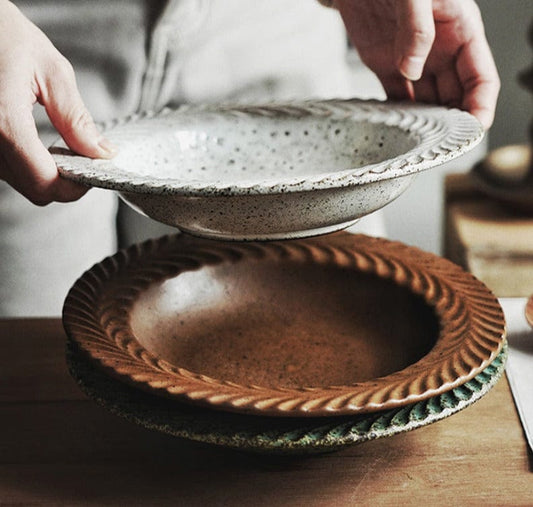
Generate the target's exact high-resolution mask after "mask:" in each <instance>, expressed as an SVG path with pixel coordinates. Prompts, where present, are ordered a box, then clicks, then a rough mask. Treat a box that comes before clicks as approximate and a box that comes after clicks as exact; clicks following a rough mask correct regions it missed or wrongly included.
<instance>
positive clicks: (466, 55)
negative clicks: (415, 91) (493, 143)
mask: <svg viewBox="0 0 533 507" xmlns="http://www.w3.org/2000/svg"><path fill="white" fill-rule="evenodd" d="M457 75H458V77H459V81H460V83H461V85H462V87H463V100H462V104H461V107H462V108H463V109H465V110H466V111H469V112H470V113H471V114H473V115H474V116H475V117H476V118H477V119H478V120H479V122H480V123H481V125H482V126H483V127H484V128H485V129H488V128H489V127H490V126H491V125H492V122H493V121H494V113H495V110H496V103H497V100H498V93H499V91H500V78H499V76H498V71H497V69H496V65H495V63H494V59H493V57H492V53H491V51H490V48H489V45H488V42H487V40H486V39H485V36H484V35H483V37H475V38H473V39H471V40H470V42H468V43H467V44H466V45H465V46H463V48H462V49H461V51H460V53H459V56H458V58H457Z"/></svg>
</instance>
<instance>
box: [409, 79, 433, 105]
mask: <svg viewBox="0 0 533 507" xmlns="http://www.w3.org/2000/svg"><path fill="white" fill-rule="evenodd" d="M413 89H414V92H415V100H416V101H417V102H425V103H428V104H437V103H438V102H439V94H438V92H437V82H436V79H435V76H434V75H432V74H429V75H424V76H422V78H420V79H419V80H418V81H415V82H414V83H413Z"/></svg>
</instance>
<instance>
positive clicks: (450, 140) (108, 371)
mask: <svg viewBox="0 0 533 507" xmlns="http://www.w3.org/2000/svg"><path fill="white" fill-rule="evenodd" d="M152 118H153V123H152V120H150V118H149V117H147V116H143V117H142V118H140V119H139V118H137V119H130V120H128V121H126V122H118V123H116V124H115V125H111V126H109V132H108V134H107V135H108V137H111V138H112V140H114V141H115V142H117V140H118V141H120V140H121V139H123V140H125V141H124V143H125V144H124V145H123V146H121V152H122V153H124V155H123V157H124V158H123V161H122V162H120V160H119V161H118V162H113V163H111V162H105V163H103V162H102V161H90V160H88V159H83V158H82V157H78V156H76V155H74V154H71V153H69V152H67V151H66V150H65V149H59V148H58V149H56V154H55V156H56V157H57V160H58V163H59V165H60V168H61V170H62V171H63V174H64V175H66V176H67V177H73V178H75V179H77V180H78V181H84V182H85V183H89V184H94V185H99V186H104V187H107V188H113V189H115V190H117V191H119V192H121V194H122V195H124V196H125V198H126V199H127V200H128V201H129V202H131V203H133V204H134V205H136V206H139V205H140V203H141V204H142V207H143V210H144V211H145V212H147V213H149V214H151V215H152V216H154V217H155V218H157V219H160V220H163V221H167V222H171V223H174V225H177V226H181V227H182V228H184V229H186V230H188V231H191V232H193V233H195V234H197V235H203V236H207V237H209V238H213V237H215V238H218V239H220V238H228V239H231V240H232V241H220V240H219V241H214V240H213V239H206V238H199V237H193V236H190V235H185V234H180V235H176V236H171V237H165V238H161V239H159V240H153V241H149V242H146V243H143V244H140V245H136V246H134V247H132V248H130V249H128V250H125V251H120V252H118V253H117V254H116V255H114V256H112V257H109V258H107V259H105V260H104V261H102V262H101V263H99V264H97V265H95V266H94V267H93V268H91V269H90V270H89V271H87V272H86V273H85V274H84V275H83V276H82V277H81V278H80V279H79V280H78V281H77V282H76V283H75V284H74V286H73V288H72V289H71V291H70V293H69V295H68V297H67V299H66V301H65V306H64V315H63V319H64V325H65V329H66V331H67V334H68V336H69V348H68V350H69V353H68V360H69V365H70V370H71V372H72V374H73V376H74V377H75V378H76V380H77V381H78V383H79V384H80V386H81V387H82V389H83V390H84V391H85V392H86V393H87V394H88V395H89V396H90V397H92V398H93V399H95V400H96V401H97V402H99V403H101V404H103V405H104V406H106V407H108V408H109V409H110V410H112V411H113V412H115V413H117V414H119V415H121V416H123V417H126V418H128V419H130V420H132V421H134V422H136V423H138V424H141V425H143V426H146V427H149V428H154V429H157V430H160V431H163V432H167V433H170V434H173V435H177V436H180V437H185V438H189V439H192V440H196V441H202V442H208V443H213V444H219V445H223V446H229V447H234V448H239V449H247V450H253V451H260V452H271V453H303V452H320V451H328V450H333V449H338V448H340V447H343V446H345V445H349V444H353V443H358V442H364V441H366V440H371V439H375V438H379V437H383V436H390V435H393V434H395V433H399V432H403V431H407V430H411V429H414V428H417V427H419V426H423V425H426V424H428V423H430V422H434V421H437V420H439V419H442V418H444V417H447V416H449V415H451V414H453V413H455V412H457V411H458V410H461V409H462V408H464V407H466V406H468V405H469V404H471V403H473V402H474V401H476V400H477V399H479V398H480V397H481V396H483V395H484V394H485V393H486V392H487V391H488V390H489V389H490V388H491V387H492V386H493V385H494V383H495V382H496V381H497V379H498V378H499V377H500V375H501V374H502V371H503V365H504V362H505V338H504V334H505V326H504V318H503V313H502V310H501V308H500V306H499V304H498V302H497V300H496V299H495V297H494V296H493V295H492V294H491V293H490V291H489V290H488V289H487V288H486V287H485V286H484V285H483V284H481V283H480V282H479V281H477V280H476V279H475V278H473V277H472V276H471V275H469V274H467V273H465V272H464V271H462V270H461V269H460V268H458V267H457V266H455V265H453V264H451V263H449V262H448V261H446V260H444V259H442V258H440V257H437V256H435V255H432V254H428V253H425V252H422V251H420V250H418V249H416V248H412V247H408V246H406V245H403V244H401V243H396V242H392V241H387V240H383V239H376V238H370V237H367V236H361V235H353V234H348V233H342V232H341V233H339V232H337V233H333V234H328V235H320V236H317V237H313V238H308V239H294V238H297V237H300V236H306V235H310V234H322V233H324V232H327V231H331V230H335V229H339V228H342V227H345V226H346V225H348V224H350V223H353V221H354V220H357V219H358V217H360V216H363V215H364V214H366V213H368V212H370V211H372V210H373V209H375V208H376V207H380V206H382V205H384V204H386V203H387V202H388V201H389V200H390V199H392V198H394V197H395V194H394V192H396V191H401V188H400V187H402V188H404V187H405V185H404V183H402V184H401V185H400V186H397V184H396V183H397V182H398V181H399V180H405V179H406V178H407V179H408V180H409V178H410V177H411V176H412V175H414V174H415V173H416V172H417V171H419V170H422V169H426V168H429V167H431V166H433V165H436V164H438V163H440V162H443V161H445V160H449V159H450V158H453V157H455V156H458V155H460V154H461V153H463V152H464V151H466V150H467V149H468V148H469V147H471V146H473V145H474V144H475V143H476V142H477V141H478V140H479V139H480V136H481V134H480V129H479V126H478V125H477V124H476V123H475V120H473V119H472V118H471V117H469V116H468V115H466V114H465V113H460V112H458V111H448V110H443V109H441V108H430V107H427V106H413V105H387V104H380V103H366V102H364V103H363V102H357V101H344V102H340V101H330V102H327V103H324V102H321V103H306V104H299V105H295V104H291V105H284V106H280V105H277V106H263V107H256V108H251V107H248V108H238V107H233V108H232V107H229V106H228V107H227V108H220V107H219V108H214V109H210V108H208V107H206V108H196V109H195V108H192V109H191V108H186V109H183V110H178V111H174V112H164V113H162V116H158V115H155V116H153V117H152ZM170 119H171V120H170ZM243 122H244V123H243ZM125 125H126V126H125ZM128 125H129V126H128ZM150 126H152V127H154V128H153V129H152V131H151V132H152V133H151V134H150V135H147V132H149V131H150V128H149V127H150ZM230 126H231V129H230V128H229V127H230ZM115 128H116V129H117V137H116V138H115V139H113V133H114V132H115V130H114V129H115ZM228 132H229V134H228ZM231 132H233V133H231ZM235 132H237V133H240V134H238V135H236V134H235ZM306 132H307V134H306ZM135 136H137V140H138V142H135V138H136V137H135ZM239 136H240V137H239ZM288 138H292V139H294V138H297V140H296V142H294V141H291V142H289V141H287V139H288ZM304 138H310V139H311V145H310V146H315V145H317V146H318V149H317V150H316V151H317V152H318V153H322V155H321V157H322V158H321V159H320V157H319V159H320V160H319V161H318V162H316V160H315V158H313V157H310V156H309V154H308V153H307V151H306V150H307V149H308V148H309V147H306V145H305V142H304ZM172 139H174V141H175V142H177V143H178V145H179V146H178V148H179V149H177V148H176V147H173V148H172V147H171V146H170V144H171V140H172ZM279 139H281V141H279V142H278V140H279ZM350 140H351V142H352V144H351V145H350V146H348V144H349V142H350ZM267 141H269V142H267ZM143 143H145V145H144V148H142V149H141V151H139V150H138V149H137V148H138V146H139V145H142V144H143ZM358 143H359V144H358ZM376 143H377V148H376V146H374V144H376ZM267 146H268V147H269V149H272V147H274V148H276V150H275V151H274V153H277V152H278V151H282V152H283V153H284V154H285V155H284V156H283V157H281V158H276V156H272V155H268V154H264V156H260V155H261V154H262V151H261V150H264V149H266V147H267ZM324 146H325V148H324V149H322V147H324ZM132 147H135V149H136V150H137V151H135V150H134V149H133V148H132ZM220 147H224V148H223V149H222V148H220ZM252 147H253V148H254V149H256V150H259V152H260V153H259V154H258V155H257V157H256V158H257V160H263V161H265V162H263V163H262V164H259V165H254V164H251V162H250V160H251V159H250V157H248V158H247V159H246V168H248V172H249V173H250V174H249V175H248V176H247V179H246V181H245V182H242V181H239V180H238V179H237V175H236V173H235V172H233V171H234V169H233V166H235V165H236V163H235V161H236V160H237V158H238V157H241V156H242V155H239V154H241V153H243V152H247V153H250V151H251V149H252ZM374 148H376V149H374ZM309 149H311V148H309ZM130 150H131V151H132V153H130ZM158 150H159V151H162V152H163V153H164V155H161V153H159V151H158ZM172 150H174V151H172ZM191 150H192V151H191ZM228 150H229V151H228ZM294 150H296V152H297V153H300V155H298V154H297V153H296V155H295V154H294V153H293V152H294ZM313 150H314V148H313ZM365 150H366V151H365ZM156 152H157V153H159V154H160V155H161V156H160V157H159V158H157V157H156V158H157V160H159V159H160V160H159V162H161V165H162V166H163V169H162V170H161V172H157V173H155V174H154V173H153V168H154V167H157V165H153V164H152V165H149V164H148V162H147V160H148V158H147V157H149V154H150V153H152V154H153V153H156ZM229 152H231V153H232V154H233V155H232V156H233V157H235V158H234V159H233V158H232V159H230V160H233V163H229V164H228V167H229V166H231V167H232V169H227V168H226V169H224V170H223V171H222V175H220V176H216V171H215V169H216V167H215V165H216V164H215V162H213V160H218V161H220V160H226V158H227V157H228V156H229ZM362 152H364V156H363V155H361V153H362ZM141 155H142V156H143V157H144V159H146V160H144V161H143V159H142V157H141ZM158 156H159V155H158ZM180 157H181V158H180ZM213 157H214V158H213ZM291 157H292V158H291ZM354 157H355V158H357V157H360V158H361V157H362V158H361V159H360V160H359V159H357V160H355V158H354ZM372 157H374V158H372ZM375 157H377V159H376V158H375ZM252 158H253V157H252ZM284 159H291V160H294V164H293V169H292V170H293V171H294V172H296V173H298V174H297V175H296V176H287V177H286V179H283V178H284V176H283V174H285V173H284V172H283V168H281V167H278V166H282V165H284V164H283V160H284ZM378 159H379V160H378ZM124 160H127V161H128V162H127V163H125V162H124ZM138 160H141V162H138V163H136V161H138ZM209 160H211V162H209ZM254 160H255V159H254ZM267 160H268V162H266V161H267ZM365 160H366V161H367V162H368V161H369V160H370V162H373V163H367V164H366V165H365V164H364V163H363V162H364V161H365ZM165 161H166V162H165ZM172 161H174V162H172ZM313 161H314V162H313ZM339 161H340V162H339ZM341 162H342V163H341ZM121 164H123V165H122V166H121ZM124 164H125V165H124ZM209 164H211V165H209ZM242 164H244V159H239V164H237V165H241V166H242ZM250 164H251V165H250ZM269 164H270V165H269ZM328 164H333V165H334V166H335V167H337V166H339V167H340V169H339V170H337V171H332V170H326V169H327V166H328ZM161 165H160V166H159V167H161ZM260 166H261V168H260ZM352 166H354V167H352ZM355 166H356V167H355ZM184 167H188V169H187V171H185V172H183V171H182V169H183V168H184ZM306 167H307V168H309V167H311V169H310V172H309V173H306V172H305V168H306ZM150 168H152V173H150V171H149V169H150ZM202 168H203V169H202ZM249 168H252V169H249ZM189 169H190V170H191V174H193V176H190V179H189V180H187V179H186V177H185V176H184V175H185V174H189V173H188V171H189ZM173 170H175V171H178V172H177V173H176V174H174V176H172V174H171V173H172V171H173ZM128 171H130V172H128ZM180 171H182V172H180ZM239 171H242V167H241V169H239ZM278 171H279V172H278ZM141 172H142V174H141ZM204 172H205V173H206V174H207V175H208V176H198V175H200V174H202V173H204ZM289 172H290V170H289ZM202 178H205V179H202ZM393 188H394V189H396V190H394V192H392V191H391V189H393ZM372 196H374V197H376V202H375V203H374V202H373V201H372ZM377 196H381V198H377ZM272 199H274V200H275V201H276V203H277V205H276V207H275V208H272V207H271V205H272V202H273V201H272ZM376 203H377V204H376ZM189 205H190V206H192V208H191V209H194V210H193V211H191V213H190V214H189V215H188V217H189V218H186V222H185V225H184V226H182V225H181V223H179V222H173V220H174V217H181V216H182V213H181V211H183V207H185V208H187V207H188V206H189ZM204 205H205V208H202V206H204ZM217 206H219V209H220V211H219V212H215V210H216V209H217ZM178 208H179V209H180V210H181V211H180V212H179V213H174V211H175V210H176V209H178ZM187 209H189V208H187ZM273 209H275V211H272V210H273ZM302 210H304V211H302ZM305 210H307V212H305ZM322 212H323V213H322ZM185 215H187V213H185ZM169 217H170V219H169ZM295 217H296V218H297V220H296V219H295ZM254 238H261V239H274V238H283V239H284V240H283V241H270V242H257V241H255V242H254V241H247V242H242V241H235V240H241V239H247V240H250V239H254ZM290 238H292V239H290Z"/></svg>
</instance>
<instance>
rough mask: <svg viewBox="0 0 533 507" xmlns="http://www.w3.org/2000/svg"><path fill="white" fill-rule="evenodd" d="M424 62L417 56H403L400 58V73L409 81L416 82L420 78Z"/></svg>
mask: <svg viewBox="0 0 533 507" xmlns="http://www.w3.org/2000/svg"><path fill="white" fill-rule="evenodd" d="M424 63H425V60H424V59H423V58H420V57H418V56H405V57H403V58H402V63H401V65H400V72H401V73H402V74H403V76H404V77H405V78H407V79H409V80H410V81H418V80H419V79H420V78H421V77H422V71H423V70H424Z"/></svg>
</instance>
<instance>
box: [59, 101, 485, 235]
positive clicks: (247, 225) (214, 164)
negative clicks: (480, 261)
mask: <svg viewBox="0 0 533 507" xmlns="http://www.w3.org/2000/svg"><path fill="white" fill-rule="evenodd" d="M102 128H103V130H104V131H105V134H106V136H107V137H108V138H109V139H110V140H111V141H112V142H113V143H115V144H116V145H117V146H118V147H119V149H120V152H119V154H118V156H117V157H116V158H114V159H113V160H92V159H89V158H86V157H81V156H78V155H76V154H74V153H73V152H70V151H68V150H66V149H64V148H61V145H56V146H54V147H52V149H51V151H52V153H53V156H54V159H55V161H56V163H57V165H58V168H59V171H60V173H61V175H62V176H64V177H66V178H70V179H74V180H76V181H78V182H81V183H84V184H87V185H94V186H98V187H104V188H108V189H113V190H117V191H118V192H119V193H120V195H121V196H122V197H123V198H124V199H125V200H126V202H128V203H130V204H131V205H132V206H133V207H134V208H135V209H137V210H139V211H141V212H143V213H145V214H146V215H148V216H150V217H152V218H154V219H155V220H158V221H160V222H164V223H167V224H170V225H173V226H176V227H178V228H179V229H181V230H183V231H187V232H189V233H193V234H195V235H200V236H205V237H211V238H222V239H232V240H250V239H276V238H277V239H282V238H296V237H302V236H310V235H317V234H323V233H326V232H331V231H334V230H338V229H341V228H344V227H347V226H349V225H351V224H353V223H355V222H356V221H357V220H358V219H359V218H360V217H362V216H364V215H367V214H369V213H371V212H372V211H375V210H377V209H379V208H381V207H383V206H384V205H386V204H387V203H389V202H390V201H392V200H393V199H395V198H396V197H397V196H399V195H400V194H401V193H402V192H403V191H404V190H405V189H406V188H407V187H408V185H409V184H410V183H411V181H412V179H413V177H414V175H415V174H416V173H418V172H420V171H422V170H424V169H428V168H430V167H434V166H436V165H439V164H442V163H443V162H446V161H448V160H451V159H453V158H455V157H458V156H459V155H461V154H463V153H465V152H467V151H468V150H470V149H471V148H473V147H474V146H475V145H476V144H477V143H478V142H479V141H480V140H481V138H482V137H483V130H482V128H481V127H480V125H479V123H478V122H477V120H475V118H474V117H472V116H470V115H469V114H468V113H465V112H461V111H458V110H449V109H445V108H442V107H436V106H429V105H417V104H413V103H409V104H407V103H383V102H375V101H374V102H373V101H368V102H367V101H357V100H345V101H341V100H331V101H313V102H300V103H287V104H270V105H264V106H220V105H218V106H216V105H212V106H184V107H181V108H179V109H177V110H169V109H167V110H164V111H163V112H161V113H158V114H148V113H146V114H141V115H136V116H132V117H130V118H127V119H125V120H121V121H115V122H110V123H107V124H105V125H103V127H102Z"/></svg>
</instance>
